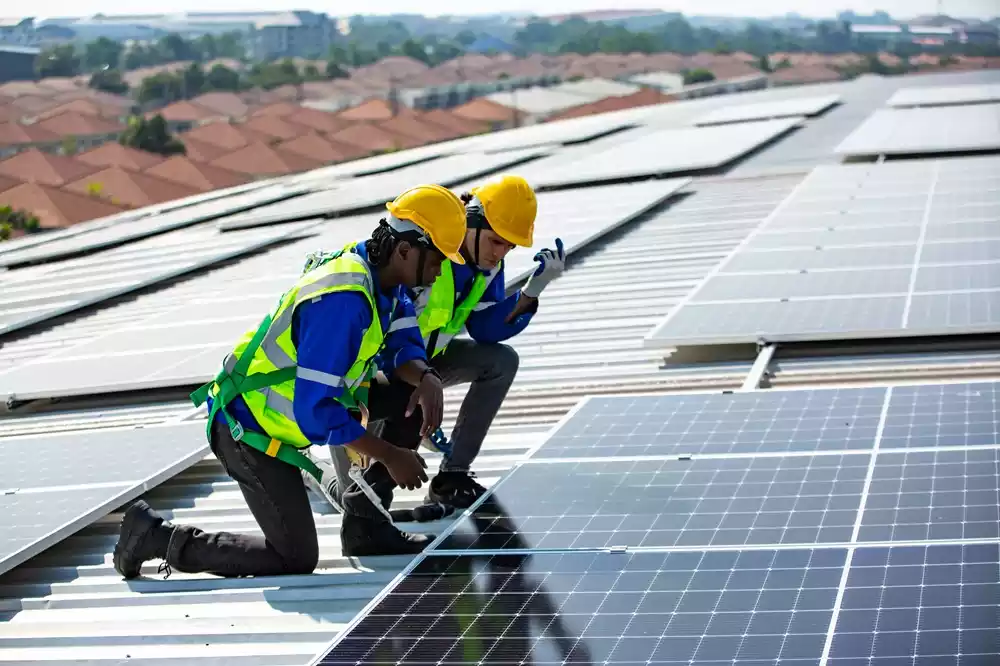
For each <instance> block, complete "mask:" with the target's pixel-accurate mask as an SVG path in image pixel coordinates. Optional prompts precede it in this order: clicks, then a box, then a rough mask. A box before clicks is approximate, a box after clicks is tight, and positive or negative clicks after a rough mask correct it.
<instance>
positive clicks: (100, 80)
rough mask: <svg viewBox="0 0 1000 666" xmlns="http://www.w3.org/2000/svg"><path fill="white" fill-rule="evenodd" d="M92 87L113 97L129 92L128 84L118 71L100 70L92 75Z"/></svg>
mask: <svg viewBox="0 0 1000 666" xmlns="http://www.w3.org/2000/svg"><path fill="white" fill-rule="evenodd" d="M89 85H90V87H91V88H93V89H94V90H103V91H104V92H108V93H111V94H113V95H124V94H126V93H127V92H128V84H127V83H125V79H123V78H122V73H121V72H119V71H118V70H117V69H99V70H97V71H96V72H94V73H93V74H91V75H90V83H89Z"/></svg>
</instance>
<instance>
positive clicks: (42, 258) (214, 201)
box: [0, 185, 310, 268]
mask: <svg viewBox="0 0 1000 666" xmlns="http://www.w3.org/2000/svg"><path fill="white" fill-rule="evenodd" d="M309 191H310V189H309V188H307V187H304V186H297V187H296V186H288V187H285V186H281V185H275V186H273V187H267V188H261V189H257V190H253V191H249V192H245V193H242V194H236V195H233V196H226V197H223V198H221V199H218V198H216V197H213V198H211V199H208V200H206V201H204V202H203V203H199V204H196V205H180V206H177V207H171V208H170V210H168V211H167V212H164V213H162V214H155V215H151V216H149V217H146V218H142V219H139V220H134V221H130V222H128V223H127V225H126V226H121V225H118V224H114V225H110V226H107V227H102V228H100V229H96V230H94V231H91V232H89V233H86V234H80V235H76V236H71V237H68V238H64V239H60V240H56V241H52V242H50V243H45V244H44V245H42V246H39V247H34V248H25V249H24V250H23V251H17V252H9V253H7V254H4V255H2V256H0V267H7V268H17V267H21V266H27V265H30V264H38V263H46V262H50V261H56V260H59V259H66V258H69V257H73V256H78V255H81V254H87V253H91V252H96V251H97V250H102V249H105V248H109V247H114V246H117V245H124V244H127V243H131V242H133V241H137V240H141V239H143V238H147V237H150V236H153V235H156V234H162V233H165V232H168V231H173V230H176V229H181V228H183V227H189V226H193V225H195V224H199V223H201V222H208V221H210V220H214V219H216V218H219V217H223V216H225V215H231V214H234V213H238V212H241V211H244V210H249V209H251V208H256V207H258V206H264V205H267V204H271V203H275V202H278V201H285V200H287V199H292V198H294V197H297V196H301V195H303V194H306V193H307V192H309Z"/></svg>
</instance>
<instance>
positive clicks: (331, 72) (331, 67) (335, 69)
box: [326, 60, 350, 79]
mask: <svg viewBox="0 0 1000 666" xmlns="http://www.w3.org/2000/svg"><path fill="white" fill-rule="evenodd" d="M348 76H350V75H349V74H348V73H347V72H346V71H345V70H344V68H343V67H341V66H340V65H338V64H337V63H336V61H333V60H330V61H329V62H327V63H326V78H328V79H346V78H347V77H348Z"/></svg>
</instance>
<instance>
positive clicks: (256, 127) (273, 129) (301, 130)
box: [240, 116, 307, 140]
mask: <svg viewBox="0 0 1000 666" xmlns="http://www.w3.org/2000/svg"><path fill="white" fill-rule="evenodd" d="M240 128H247V129H250V130H253V131H254V132H256V133H257V134H262V135H264V136H268V137H271V138H274V139H283V140H287V139H294V138H295V137H297V136H299V135H300V134H305V133H306V132H307V129H306V128H305V127H303V126H302V125H296V124H295V123H289V122H286V121H285V120H284V119H282V118H277V117H275V116H257V117H256V118H251V119H250V120H248V121H246V122H244V123H241V124H240Z"/></svg>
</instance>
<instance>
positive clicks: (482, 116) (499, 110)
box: [451, 97, 515, 123]
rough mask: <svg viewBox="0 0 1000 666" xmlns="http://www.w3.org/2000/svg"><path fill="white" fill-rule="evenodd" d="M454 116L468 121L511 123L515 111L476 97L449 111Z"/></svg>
mask: <svg viewBox="0 0 1000 666" xmlns="http://www.w3.org/2000/svg"><path fill="white" fill-rule="evenodd" d="M451 112H452V113H454V114H455V115H456V116H461V117H462V118H467V119H469V120H480V121H486V122H490V123H498V122H511V121H513V119H514V114H515V111H514V110H513V109H511V108H509V107H506V106H504V105H503V104H497V103H496V102H492V101H490V100H488V99H484V98H482V97H477V98H476V99H473V100H469V101H468V102H466V103H465V104H462V105H460V106H456V107H455V108H454V109H452V110H451Z"/></svg>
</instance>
